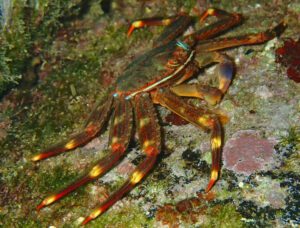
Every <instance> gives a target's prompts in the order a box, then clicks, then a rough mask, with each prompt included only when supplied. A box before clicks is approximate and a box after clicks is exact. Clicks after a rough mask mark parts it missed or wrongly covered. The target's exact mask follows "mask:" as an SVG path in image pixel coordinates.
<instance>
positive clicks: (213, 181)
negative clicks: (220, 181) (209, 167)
mask: <svg viewBox="0 0 300 228" xmlns="http://www.w3.org/2000/svg"><path fill="white" fill-rule="evenodd" d="M215 183H216V180H213V179H211V180H210V181H209V183H208V185H207V187H206V189H205V193H208V192H209V191H210V190H211V189H212V187H213V186H214V185H215Z"/></svg>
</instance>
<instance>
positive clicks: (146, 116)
mask: <svg viewBox="0 0 300 228" xmlns="http://www.w3.org/2000/svg"><path fill="white" fill-rule="evenodd" d="M134 107H135V116H136V123H137V129H138V135H139V140H140V143H141V147H142V150H143V151H144V152H145V154H146V157H145V159H144V160H143V161H142V162H141V163H140V164H139V165H138V166H137V167H136V169H135V170H134V172H133V173H132V174H131V176H130V177H129V179H128V180H127V181H126V182H125V183H124V184H123V186H122V187H121V188H120V189H118V190H117V191H116V192H114V193H113V194H112V195H111V196H110V197H109V198H108V199H107V200H106V201H105V202H104V203H102V204H101V205H100V207H98V208H96V209H95V210H94V211H93V212H92V213H91V214H90V215H89V216H88V217H86V219H85V220H84V221H83V223H82V225H85V224H87V223H88V222H89V221H91V220H93V219H95V218H96V217H98V216H99V215H101V214H102V213H104V212H105V211H106V210H107V209H108V208H110V207H111V206H112V205H113V204H114V203H115V202H117V201H118V200H119V199H121V198H122V197H123V196H124V195H125V194H126V193H128V192H129V191H130V190H131V189H132V188H133V187H134V186H135V185H136V184H138V183H139V182H140V181H141V180H142V179H143V177H145V176H146V175H147V173H148V172H149V171H150V170H151V168H152V167H153V165H154V164H155V161H156V159H157V156H158V154H159V152H160V147H161V141H160V140H161V138H160V128H159V125H158V123H157V118H156V115H155V110H154V107H153V104H152V101H151V99H150V98H149V95H148V94H146V93H142V94H138V95H136V96H135V97H134Z"/></svg>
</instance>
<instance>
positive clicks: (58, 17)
mask: <svg viewBox="0 0 300 228" xmlns="http://www.w3.org/2000/svg"><path fill="white" fill-rule="evenodd" d="M99 1H100V0H99ZM86 2H91V1H78V0H71V1H64V0H54V1H50V0H44V1H26V0H16V1H12V2H11V3H10V4H9V6H10V7H9V8H7V9H3V10H5V12H6V13H5V16H6V18H3V23H2V24H1V25H0V26H1V27H0V30H1V33H0V44H1V45H0V97H1V96H2V95H3V94H4V93H5V92H7V90H8V89H9V88H12V87H14V86H15V85H17V84H18V83H20V82H21V81H24V82H27V83H34V81H35V80H36V79H35V78H31V77H30V76H29V75H30V74H27V73H26V72H28V70H30V68H33V67H35V65H36V64H38V62H36V61H34V60H35V57H36V56H37V55H39V54H40V51H41V50H42V49H43V48H45V47H48V46H49V45H51V43H52V41H53V39H54V37H55V33H56V31H57V30H58V29H59V28H60V27H61V26H62V25H63V23H68V21H69V19H71V18H72V17H74V16H78V15H80V14H81V13H82V10H83V7H85V4H86ZM28 81H29V82H28Z"/></svg>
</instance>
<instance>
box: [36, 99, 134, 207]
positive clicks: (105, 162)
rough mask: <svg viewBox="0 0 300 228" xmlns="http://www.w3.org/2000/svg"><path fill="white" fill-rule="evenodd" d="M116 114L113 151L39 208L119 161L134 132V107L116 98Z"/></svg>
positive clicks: (100, 173) (113, 129) (95, 176)
mask: <svg viewBox="0 0 300 228" xmlns="http://www.w3.org/2000/svg"><path fill="white" fill-rule="evenodd" d="M114 106H115V114H114V119H113V121H112V125H113V126H112V130H111V139H112V140H111V152H110V154H109V155H108V156H106V157H104V158H103V159H101V160H100V161H99V162H98V163H97V165H95V166H94V167H93V168H92V169H91V170H90V172H89V173H88V174H87V175H85V176H84V177H82V178H80V179H79V180H77V181H76V182H75V183H73V184H71V185H70V186H68V187H67V188H65V189H63V190H62V191H60V192H59V193H57V194H54V195H51V196H48V197H47V198H45V199H44V200H43V201H42V202H41V203H40V204H39V205H38V206H37V210H40V209H41V208H43V207H45V206H47V205H49V204H52V203H54V202H55V201H57V200H59V199H60V198H62V197H64V196H65V195H67V194H69V193H70V192H72V191H74V190H75V189H77V188H79V187H80V186H82V185H84V184H85V183H87V182H90V181H92V180H94V179H96V178H98V177H99V176H101V175H103V174H105V173H106V172H107V171H108V170H110V169H111V167H112V166H114V165H115V164H116V162H118V161H119V159H120V157H121V156H122V155H123V154H124V152H125V151H126V149H127V146H128V143H129V141H130V137H131V133H132V107H131V103H130V102H129V101H125V99H124V98H120V99H116V102H115V105H114Z"/></svg>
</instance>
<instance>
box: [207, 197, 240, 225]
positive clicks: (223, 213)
mask: <svg viewBox="0 0 300 228" xmlns="http://www.w3.org/2000/svg"><path fill="white" fill-rule="evenodd" d="M208 215H209V216H211V218H209V219H208V221H209V223H205V224H204V225H203V227H205V228H209V227H224V228H226V227H232V228H238V227H244V224H243V221H242V215H241V214H240V213H239V212H237V210H236V208H235V206H234V205H233V204H231V203H227V204H225V205H217V206H214V207H212V208H209V209H208Z"/></svg>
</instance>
